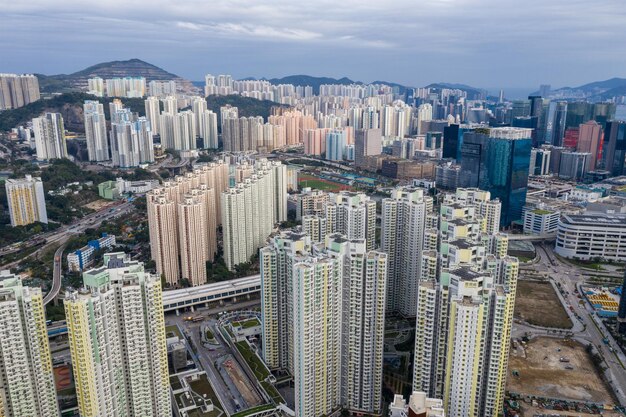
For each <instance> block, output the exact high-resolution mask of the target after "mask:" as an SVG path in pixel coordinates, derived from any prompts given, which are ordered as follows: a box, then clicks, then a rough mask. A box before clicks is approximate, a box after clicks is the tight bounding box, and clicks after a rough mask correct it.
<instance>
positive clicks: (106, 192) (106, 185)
mask: <svg viewBox="0 0 626 417" xmlns="http://www.w3.org/2000/svg"><path fill="white" fill-rule="evenodd" d="M98 195H99V196H100V198H104V199H105V200H117V199H118V198H120V192H119V190H118V189H117V183H116V182H115V181H105V182H101V183H100V184H98Z"/></svg>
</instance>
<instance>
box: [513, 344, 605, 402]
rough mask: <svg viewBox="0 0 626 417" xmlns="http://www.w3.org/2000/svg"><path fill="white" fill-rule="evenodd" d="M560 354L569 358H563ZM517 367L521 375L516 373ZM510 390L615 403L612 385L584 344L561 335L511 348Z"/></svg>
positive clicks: (520, 392)
mask: <svg viewBox="0 0 626 417" xmlns="http://www.w3.org/2000/svg"><path fill="white" fill-rule="evenodd" d="M559 349H560V351H559ZM560 358H565V359H566V360H568V361H569V362H561V360H560ZM568 368H571V369H568ZM515 371H517V372H519V376H514V374H513V373H514V372H515ZM507 390H508V391H510V392H514V393H518V394H524V395H537V396H542V397H551V398H559V399H569V400H577V401H592V402H596V403H606V404H613V403H614V399H613V397H612V395H611V392H610V388H609V387H607V386H606V384H605V383H604V382H603V381H602V379H601V378H600V375H599V374H598V372H597V370H596V369H595V367H594V365H593V363H592V362H591V357H590V356H589V354H588V353H587V351H586V350H585V347H584V346H583V345H581V344H580V343H578V342H573V341H566V340H561V339H552V338H536V339H533V340H531V341H530V342H528V343H527V344H526V346H522V345H518V347H517V349H511V357H510V359H509V376H508V379H507Z"/></svg>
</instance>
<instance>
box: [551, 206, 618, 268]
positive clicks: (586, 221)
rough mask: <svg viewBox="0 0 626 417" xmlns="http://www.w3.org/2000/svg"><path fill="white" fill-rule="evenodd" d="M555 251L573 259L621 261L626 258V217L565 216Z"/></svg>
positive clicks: (608, 215) (592, 214)
mask: <svg viewBox="0 0 626 417" xmlns="http://www.w3.org/2000/svg"><path fill="white" fill-rule="evenodd" d="M554 251H555V252H556V253H557V254H559V255H560V256H563V257H565V258H570V259H580V260H584V261H587V260H593V259H595V258H600V259H604V260H613V261H618V262H619V261H622V260H624V259H625V258H626V215H617V214H604V213H592V212H587V213H583V214H578V215H575V214H564V215H563V216H561V219H560V220H559V223H558V227H557V233H556V245H555V249H554Z"/></svg>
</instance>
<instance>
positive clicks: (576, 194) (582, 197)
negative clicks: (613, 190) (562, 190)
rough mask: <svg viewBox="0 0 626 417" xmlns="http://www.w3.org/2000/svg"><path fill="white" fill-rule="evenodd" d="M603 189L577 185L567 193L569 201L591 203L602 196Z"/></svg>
mask: <svg viewBox="0 0 626 417" xmlns="http://www.w3.org/2000/svg"><path fill="white" fill-rule="evenodd" d="M604 192H605V190H604V189H603V188H594V187H589V186H585V185H578V186H576V187H575V188H574V189H572V191H571V192H570V193H569V198H570V199H571V200H577V201H586V202H593V201H597V200H598V199H600V198H602V197H603V196H604Z"/></svg>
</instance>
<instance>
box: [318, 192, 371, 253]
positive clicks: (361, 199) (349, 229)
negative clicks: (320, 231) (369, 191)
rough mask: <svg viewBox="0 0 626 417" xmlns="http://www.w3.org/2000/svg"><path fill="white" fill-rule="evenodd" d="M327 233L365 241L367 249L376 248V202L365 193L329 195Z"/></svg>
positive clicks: (326, 209)
mask: <svg viewBox="0 0 626 417" xmlns="http://www.w3.org/2000/svg"><path fill="white" fill-rule="evenodd" d="M325 216H326V225H327V233H328V234H331V233H341V234H343V235H346V236H347V238H348V239H350V240H355V239H365V240H366V244H367V249H368V250H371V249H374V248H375V247H376V202H375V201H374V200H372V199H370V197H369V196H367V195H366V194H365V193H354V192H350V191H341V192H339V193H331V194H329V202H328V203H327V204H326V207H325Z"/></svg>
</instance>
